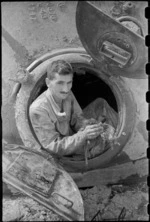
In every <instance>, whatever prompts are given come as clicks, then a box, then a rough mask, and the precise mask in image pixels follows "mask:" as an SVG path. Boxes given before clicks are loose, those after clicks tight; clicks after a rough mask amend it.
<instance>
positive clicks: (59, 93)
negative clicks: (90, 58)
mask: <svg viewBox="0 0 150 222" xmlns="http://www.w3.org/2000/svg"><path fill="white" fill-rule="evenodd" d="M72 81H73V70H72V67H71V65H70V64H69V63H68V62H66V61H64V60H57V61H53V62H52V63H51V64H50V65H49V66H48V67H47V78H46V85H47V87H48V88H49V89H50V91H51V92H52V95H53V96H54V98H56V99H58V100H62V99H66V98H67V96H68V94H69V92H70V90H71V87H72Z"/></svg>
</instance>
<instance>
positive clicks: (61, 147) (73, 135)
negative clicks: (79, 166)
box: [29, 89, 86, 155]
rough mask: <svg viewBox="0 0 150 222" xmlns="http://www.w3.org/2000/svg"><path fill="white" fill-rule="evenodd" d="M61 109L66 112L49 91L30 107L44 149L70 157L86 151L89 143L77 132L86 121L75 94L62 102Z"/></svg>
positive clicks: (35, 129)
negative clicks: (82, 150) (83, 150)
mask: <svg viewBox="0 0 150 222" xmlns="http://www.w3.org/2000/svg"><path fill="white" fill-rule="evenodd" d="M62 106H63V112H61V110H60V108H59V106H58V105H57V104H56V102H55V101H54V99H53V96H52V94H51V92H50V90H49V89H47V90H46V91H45V92H44V93H42V94H41V95H40V96H39V97H38V98H37V99H36V100H35V101H34V102H33V103H32V104H31V106H30V110H29V113H30V119H31V123H32V126H33V129H34V131H35V133H36V135H37V137H38V139H39V141H40V143H41V144H42V146H43V147H44V148H46V149H48V150H51V151H52V152H54V153H56V154H57V153H58V154H59V155H70V154H73V153H75V152H76V150H79V149H83V145H84V144H85V143H86V141H85V138H84V136H83V133H82V132H81V131H78V130H79V129H80V128H81V127H82V121H83V120H84V117H83V116H82V115H83V112H82V109H81V108H80V106H79V104H78V102H77V100H76V99H75V97H74V95H73V93H72V92H70V93H69V95H68V97H67V98H66V99H65V100H63V104H62Z"/></svg>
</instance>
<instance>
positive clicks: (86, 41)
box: [76, 1, 147, 79]
mask: <svg viewBox="0 0 150 222" xmlns="http://www.w3.org/2000/svg"><path fill="white" fill-rule="evenodd" d="M76 26H77V31H78V34H79V37H80V40H81V42H82V44H83V46H84V48H85V49H86V51H87V52H88V53H89V54H90V55H91V57H92V58H93V59H94V60H95V61H96V63H97V65H98V67H99V68H100V69H101V70H102V71H104V72H106V73H108V74H109V75H120V76H125V77H128V78H135V79H143V78H147V75H146V74H145V65H146V62H147V50H146V46H145V39H144V37H142V36H140V35H139V34H137V33H134V32H133V31H131V30H130V29H128V28H126V27H125V26H124V25H122V24H121V23H120V22H118V21H116V20H115V19H113V18H111V17H110V16H108V15H106V14H105V13H104V12H102V11H101V10H100V9H99V8H97V7H96V6H94V5H92V4H91V3H90V2H87V1H81V2H80V1H78V5H77V10H76Z"/></svg>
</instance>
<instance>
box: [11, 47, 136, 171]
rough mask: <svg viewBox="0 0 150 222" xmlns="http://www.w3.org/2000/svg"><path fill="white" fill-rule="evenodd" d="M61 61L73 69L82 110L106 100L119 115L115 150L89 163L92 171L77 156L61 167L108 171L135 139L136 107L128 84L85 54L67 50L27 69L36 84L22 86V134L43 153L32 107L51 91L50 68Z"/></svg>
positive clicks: (19, 114)
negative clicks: (47, 90) (32, 120)
mask: <svg viewBox="0 0 150 222" xmlns="http://www.w3.org/2000/svg"><path fill="white" fill-rule="evenodd" d="M69 53H70V54H69ZM57 58H58V59H66V60H67V61H69V62H70V63H71V65H72V66H73V69H74V81H73V87H72V91H73V93H74V95H75V97H76V99H77V101H78V103H79V105H80V106H81V108H82V109H84V108H85V107H86V106H87V105H88V104H90V103H91V102H92V101H94V100H96V99H97V98H103V99H105V100H106V101H107V103H108V104H109V105H110V106H111V107H112V108H113V109H114V110H115V111H116V112H117V113H118V119H117V121H118V123H117V127H116V132H115V136H116V140H115V143H114V145H113V149H111V148H110V147H108V149H106V150H105V149H104V151H102V153H100V154H99V155H97V156H94V157H93V158H91V159H89V161H88V168H87V167H86V166H85V160H84V159H80V160H78V159H75V158H74V157H73V156H69V157H66V156H63V157H61V159H60V164H61V165H62V166H63V167H64V169H66V170H67V171H68V172H80V171H87V170H92V169H96V168H101V167H105V166H107V165H108V163H109V162H110V161H111V160H112V159H113V158H114V157H116V156H117V155H118V154H119V153H120V152H121V151H122V149H123V148H124V146H125V145H126V143H127V142H128V140H129V138H130V137H131V135H132V132H133V128H134V125H135V115H136V104H135V102H134V99H133V95H132V92H131V91H130V90H129V88H128V87H127V85H126V84H125V81H124V80H123V79H122V78H120V77H119V78H118V77H116V76H109V75H108V74H107V73H103V72H102V71H101V70H100V69H99V68H98V67H96V66H94V64H93V63H92V62H89V61H90V60H89V58H90V57H89V55H87V54H86V53H85V52H84V51H83V50H80V49H78V50H76V49H75V50H74V51H73V49H65V50H62V51H61V50H60V51H58V52H54V53H49V54H47V55H44V56H43V57H41V58H39V59H38V60H37V61H35V62H34V63H33V64H31V65H30V66H29V67H28V68H27V70H28V71H29V73H30V74H31V77H32V80H31V81H30V82H29V84H28V83H24V84H22V87H21V89H20V91H19V94H18V96H17V101H16V113H15V114H16V124H17V128H18V131H19V134H20V136H21V138H22V140H23V142H24V144H25V146H27V147H33V148H34V149H40V146H39V143H38V141H37V139H36V137H35V136H34V130H33V127H32V125H31V121H30V117H29V107H30V105H31V103H32V102H33V101H34V100H35V99H36V98H37V97H38V96H39V95H40V94H41V93H43V92H44V91H45V90H46V89H47V87H46V84H45V78H46V68H47V65H48V64H49V63H50V62H51V61H52V60H53V59H57Z"/></svg>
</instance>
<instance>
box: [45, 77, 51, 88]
mask: <svg viewBox="0 0 150 222" xmlns="http://www.w3.org/2000/svg"><path fill="white" fill-rule="evenodd" d="M45 83H46V85H47V87H48V86H49V83H50V80H49V78H46V79H45Z"/></svg>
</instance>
